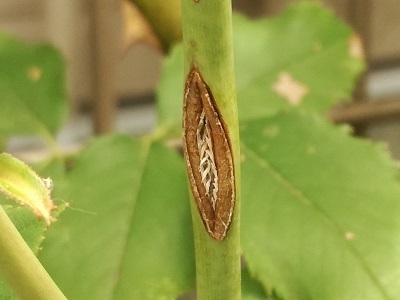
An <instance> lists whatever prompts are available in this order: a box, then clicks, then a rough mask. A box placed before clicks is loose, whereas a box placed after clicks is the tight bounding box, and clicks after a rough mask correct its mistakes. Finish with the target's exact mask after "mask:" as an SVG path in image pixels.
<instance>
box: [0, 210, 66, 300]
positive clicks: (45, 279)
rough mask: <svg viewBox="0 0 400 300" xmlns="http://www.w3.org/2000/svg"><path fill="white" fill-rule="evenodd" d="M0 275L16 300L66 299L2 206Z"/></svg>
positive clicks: (0, 211) (0, 215)
mask: <svg viewBox="0 0 400 300" xmlns="http://www.w3.org/2000/svg"><path fill="white" fill-rule="evenodd" d="M0 275H1V277H2V278H4V279H5V280H6V281H7V283H8V284H9V285H10V286H11V288H12V289H13V291H14V292H15V293H16V295H17V296H18V297H19V299H22V300H24V299H27V300H28V299H35V300H58V299H66V298H65V296H64V295H63V293H62V292H61V291H60V290H59V288H58V287H57V285H56V284H55V283H54V282H53V280H52V279H51V277H50V276H49V274H48V273H47V272H46V270H45V269H44V268H43V266H42V265H41V264H40V262H39V260H38V259H37V258H36V256H35V255H34V254H33V252H32V251H31V249H30V248H29V247H28V245H27V244H26V243H25V241H24V239H23V238H22V237H21V235H20V234H19V232H18V230H17V229H16V228H15V227H14V224H13V223H12V222H11V220H10V219H9V218H8V216H7V214H6V213H5V211H4V209H3V208H2V207H1V206H0Z"/></svg>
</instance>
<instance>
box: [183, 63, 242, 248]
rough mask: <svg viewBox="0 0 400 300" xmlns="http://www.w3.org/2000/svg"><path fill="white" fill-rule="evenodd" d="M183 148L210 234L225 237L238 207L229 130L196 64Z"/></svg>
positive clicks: (187, 86)
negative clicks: (235, 208)
mask: <svg viewBox="0 0 400 300" xmlns="http://www.w3.org/2000/svg"><path fill="white" fill-rule="evenodd" d="M183 149H184V156H185V160H186V167H187V172H188V177H189V182H190V187H191V190H192V193H193V196H194V199H195V201H196V206H197V209H198V211H199V213H200V216H201V219H202V221H203V224H204V226H205V228H206V230H207V232H208V233H209V235H210V236H211V237H212V238H214V239H215V240H217V241H222V240H223V239H224V238H225V237H226V235H227V233H228V230H229V227H230V224H231V221H232V216H233V211H234V207H235V178H234V165H233V157H232V150H231V145H230V140H229V133H228V129H227V126H226V124H225V123H224V121H223V119H222V115H221V113H220V111H219V110H218V107H217V105H216V102H215V100H214V97H213V95H212V92H211V89H210V88H209V86H208V85H207V84H206V83H205V81H204V80H203V78H202V76H201V74H200V71H199V70H198V68H197V66H196V65H195V64H193V65H192V67H191V69H190V72H189V75H188V78H187V80H186V84H185V94H184V104H183Z"/></svg>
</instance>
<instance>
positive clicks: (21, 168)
mask: <svg viewBox="0 0 400 300" xmlns="http://www.w3.org/2000/svg"><path fill="white" fill-rule="evenodd" d="M50 185H52V182H51V180H50V179H42V178H40V177H39V176H38V175H37V174H36V173H35V172H34V171H33V170H32V169H31V168H30V167H29V166H27V165H26V164H25V163H23V162H22V161H20V160H18V159H16V158H14V157H12V156H11V155H10V154H7V153H2V154H0V193H3V194H4V195H6V196H7V197H9V198H11V199H13V200H15V201H16V202H18V203H20V204H22V205H27V206H28V207H30V208H31V209H32V211H33V212H34V214H35V215H36V216H38V217H40V218H43V219H44V220H45V221H46V223H47V224H48V225H50V221H51V220H52V218H51V216H50V212H51V210H53V209H54V208H55V206H54V204H53V201H52V200H51V198H50V192H51V189H52V186H50Z"/></svg>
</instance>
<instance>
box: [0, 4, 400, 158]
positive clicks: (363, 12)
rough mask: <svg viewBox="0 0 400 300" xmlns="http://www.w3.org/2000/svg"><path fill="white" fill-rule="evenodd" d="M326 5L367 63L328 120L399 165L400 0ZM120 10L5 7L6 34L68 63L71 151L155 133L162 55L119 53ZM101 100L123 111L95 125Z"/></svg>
mask: <svg viewBox="0 0 400 300" xmlns="http://www.w3.org/2000/svg"><path fill="white" fill-rule="evenodd" d="M290 2H294V1H290V0H252V1H246V0H233V6H234V9H235V10H237V11H241V12H242V13H244V14H246V15H248V16H250V17H256V18H258V17H262V16H274V15H276V14H278V13H279V12H280V11H281V10H282V9H283V8H284V7H285V6H286V5H287V4H288V3H290ZM323 2H324V3H325V4H326V5H327V6H328V7H330V8H331V9H332V10H334V11H335V12H336V14H337V15H338V16H340V17H341V18H342V19H343V20H344V21H346V22H347V23H348V24H351V25H352V26H353V27H354V28H355V29H356V30H357V31H358V32H359V34H360V35H361V36H362V39H363V42H364V47H365V53H366V59H367V63H368V70H367V72H366V73H365V75H364V76H363V77H362V78H361V79H360V81H359V83H358V85H357V89H356V91H355V94H354V103H353V104H351V105H346V106H345V107H340V108H338V109H336V110H334V111H332V113H331V114H330V117H331V118H332V119H333V120H334V121H335V122H338V123H341V122H349V123H351V124H352V125H353V126H354V128H355V132H356V134H358V135H362V136H366V137H369V138H371V139H373V140H378V141H385V142H388V144H389V148H390V150H391V152H392V153H393V156H394V157H395V158H400V139H399V135H400V134H399V133H400V38H399V37H400V18H399V16H400V1H398V0H325V1H323ZM121 3H122V2H121V1H118V0H98V1H81V0H19V1H13V0H0V31H5V32H9V33H12V34H15V35H16V36H18V37H20V38H22V39H23V40H25V41H29V42H51V43H53V44H54V45H56V47H58V48H59V49H60V50H61V52H62V53H63V55H64V57H65V59H66V61H67V68H68V71H67V72H68V74H67V80H68V92H69V101H70V104H71V115H70V120H69V122H68V124H67V126H66V127H65V129H64V130H63V131H62V132H61V134H60V138H59V141H60V143H61V144H62V145H64V146H65V147H67V148H68V147H71V148H74V147H78V146H79V145H80V144H82V142H84V141H86V140H87V139H88V138H89V137H90V136H91V135H92V134H93V133H94V132H97V133H105V132H108V131H110V130H112V127H113V124H115V127H116V130H118V131H120V132H127V133H130V134H134V135H140V134H143V133H146V132H149V131H151V130H152V128H153V127H154V126H155V122H156V115H155V109H154V98H155V87H156V85H157V82H158V80H159V76H160V70H161V61H162V58H163V55H164V54H163V51H162V50H160V49H156V47H152V46H149V45H148V43H147V44H146V43H140V42H136V43H135V44H134V45H133V46H132V47H130V48H129V49H128V50H127V49H125V50H124V51H122V50H121V45H122V43H121V36H122V33H123V30H124V20H123V13H122V10H121ZM99 98H104V99H103V101H106V102H108V103H111V104H113V103H114V104H117V105H116V107H117V108H118V109H117V110H115V111H113V108H112V105H111V106H110V107H109V108H108V110H107V109H106V110H105V111H103V112H101V111H100V112H97V117H96V116H95V117H94V118H95V121H94V122H93V121H92V120H93V118H92V117H91V116H93V114H90V113H91V112H93V111H95V110H96V109H95V105H94V99H99ZM107 99H108V100H107ZM103 107H104V106H103ZM95 115H96V112H95ZM96 118H97V119H96ZM96 120H97V121H96ZM114 120H115V123H114ZM10 147H11V149H13V150H15V151H25V150H27V149H32V148H33V149H34V148H35V142H34V141H33V140H29V139H20V140H14V141H12V144H11V145H10ZM30 151H31V150H30Z"/></svg>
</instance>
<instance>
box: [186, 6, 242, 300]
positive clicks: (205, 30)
mask: <svg viewBox="0 0 400 300" xmlns="http://www.w3.org/2000/svg"><path fill="white" fill-rule="evenodd" d="M182 24H183V25H182V28H183V42H184V51H185V76H187V74H188V72H189V69H190V66H191V64H192V63H195V64H196V65H197V67H198V69H199V71H200V73H201V74H202V76H203V79H204V80H205V82H206V83H207V84H208V86H209V87H210V89H211V91H212V93H213V95H214V98H215V101H216V103H217V106H218V108H219V111H220V113H221V115H222V117H223V119H224V121H225V123H226V125H227V127H228V131H229V136H230V139H231V145H232V152H233V156H234V163H235V178H236V194H237V197H236V206H235V211H234V215H233V221H232V223H231V227H230V230H229V233H228V235H227V237H226V238H225V239H224V240H223V241H222V242H216V241H215V240H213V239H212V238H211V237H210V236H209V235H208V234H207V232H206V230H205V228H204V226H203V224H202V222H201V219H200V216H199V213H198V211H197V208H196V205H195V203H194V200H193V199H191V206H192V216H193V226H194V235H195V250H196V272H197V274H196V275H197V297H198V298H197V299H199V300H202V299H208V300H209V299H218V300H221V299H229V300H234V299H240V294H241V290H240V230H239V219H240V201H239V199H240V159H239V158H240V149H239V134H238V119H237V103H236V92H235V79H234V67H233V46H232V9H231V2H230V1H229V0H218V1H216V0H198V1H196V2H195V1H194V0H182Z"/></svg>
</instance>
